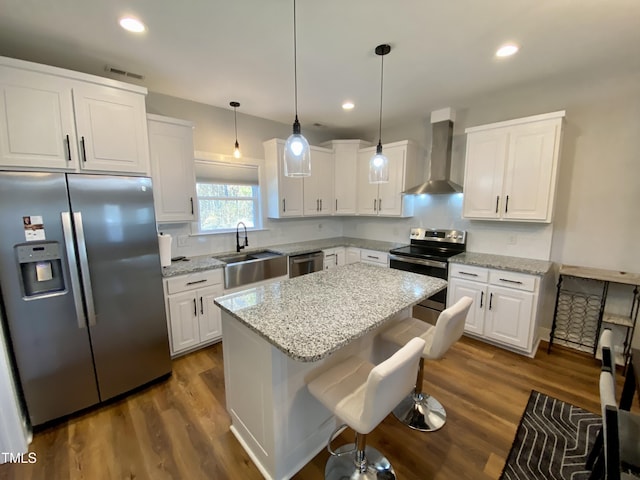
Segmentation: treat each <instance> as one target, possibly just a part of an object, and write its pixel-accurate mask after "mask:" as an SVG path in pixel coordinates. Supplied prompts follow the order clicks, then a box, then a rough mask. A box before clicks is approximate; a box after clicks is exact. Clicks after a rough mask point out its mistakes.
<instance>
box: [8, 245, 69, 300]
mask: <svg viewBox="0 0 640 480" xmlns="http://www.w3.org/2000/svg"><path fill="white" fill-rule="evenodd" d="M14 248H15V252H16V256H17V259H18V264H19V265H20V280H21V284H22V290H23V293H24V296H25V297H27V298H28V297H36V296H39V295H46V294H50V293H54V292H62V291H64V290H65V285H64V277H63V275H62V258H61V256H60V245H59V244H58V242H29V243H21V244H19V245H15V247H14Z"/></svg>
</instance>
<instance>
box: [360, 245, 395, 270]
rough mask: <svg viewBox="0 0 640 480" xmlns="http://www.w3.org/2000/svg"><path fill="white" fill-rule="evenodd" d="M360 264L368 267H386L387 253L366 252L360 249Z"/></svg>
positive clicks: (387, 264)
mask: <svg viewBox="0 0 640 480" xmlns="http://www.w3.org/2000/svg"><path fill="white" fill-rule="evenodd" d="M360 262H361V263H368V264H369V265H376V266H378V267H388V266H389V253H387V252H378V251H376V250H367V249H366V248H361V249H360Z"/></svg>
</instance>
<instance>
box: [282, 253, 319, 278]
mask: <svg viewBox="0 0 640 480" xmlns="http://www.w3.org/2000/svg"><path fill="white" fill-rule="evenodd" d="M323 262H324V254H323V253H322V252H311V253H305V254H303V255H290V256H289V278H293V277H299V276H300V275H306V274H307V273H313V272H319V271H321V270H322V264H323Z"/></svg>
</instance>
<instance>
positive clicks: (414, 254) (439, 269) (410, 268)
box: [389, 228, 467, 322]
mask: <svg viewBox="0 0 640 480" xmlns="http://www.w3.org/2000/svg"><path fill="white" fill-rule="evenodd" d="M409 241H410V244H409V245H407V246H405V247H400V248H395V249H393V250H390V251H389V260H390V265H389V266H390V267H391V268H396V269H398V270H404V271H407V272H414V273H419V274H422V275H429V276H431V277H437V278H444V279H445V280H446V279H447V277H448V273H449V263H448V261H449V258H450V257H452V256H454V255H457V254H459V253H462V252H464V251H465V250H466V244H467V232H465V231H463V230H437V229H425V228H412V229H411V234H410V235H409ZM446 301H447V290H446V289H445V290H442V291H441V292H439V293H436V294H435V295H434V296H433V297H430V298H428V299H427V300H425V301H424V302H422V303H421V304H419V305H416V307H414V310H413V315H414V317H417V318H421V319H423V320H426V321H430V322H431V321H435V319H437V317H438V315H439V314H440V312H441V311H442V310H444V308H445V304H446Z"/></svg>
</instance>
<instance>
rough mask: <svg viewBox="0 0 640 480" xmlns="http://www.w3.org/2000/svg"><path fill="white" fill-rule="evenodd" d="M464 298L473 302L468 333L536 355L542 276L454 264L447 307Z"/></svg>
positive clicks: (467, 323)
mask: <svg viewBox="0 0 640 480" xmlns="http://www.w3.org/2000/svg"><path fill="white" fill-rule="evenodd" d="M464 296H468V297H471V298H472V299H473V305H472V306H471V310H470V311H469V314H468V315H467V320H466V323H465V332H466V333H468V334H471V335H472V336H476V337H479V338H482V339H485V340H488V341H489V342H491V343H496V344H499V345H501V346H505V347H507V348H509V349H513V350H514V351H517V352H519V353H525V354H526V355H529V356H533V355H535V350H536V349H537V344H538V335H537V324H538V321H537V314H538V310H539V309H538V305H539V302H540V298H541V297H540V277H538V276H536V275H528V274H524V273H517V272H510V271H504V270H494V269H488V268H482V267H475V266H469V265H459V264H452V265H451V266H450V268H449V286H448V289H447V305H453V304H454V303H455V302H456V301H458V300H459V299H460V298H462V297H464Z"/></svg>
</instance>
